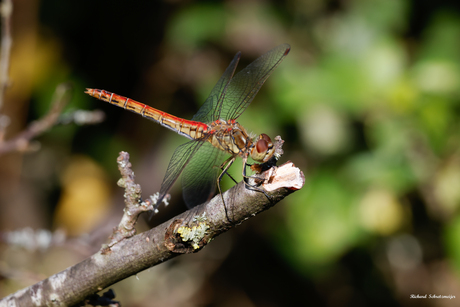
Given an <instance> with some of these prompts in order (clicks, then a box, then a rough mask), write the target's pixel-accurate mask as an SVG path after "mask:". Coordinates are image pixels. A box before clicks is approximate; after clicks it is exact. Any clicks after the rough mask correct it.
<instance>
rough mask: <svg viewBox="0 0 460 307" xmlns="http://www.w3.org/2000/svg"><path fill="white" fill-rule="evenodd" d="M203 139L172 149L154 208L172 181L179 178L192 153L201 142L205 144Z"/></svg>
mask: <svg viewBox="0 0 460 307" xmlns="http://www.w3.org/2000/svg"><path fill="white" fill-rule="evenodd" d="M204 140H205V139H199V140H192V141H190V142H187V143H185V144H183V145H181V146H179V147H177V149H176V150H175V151H174V154H173V156H172V158H171V161H169V165H168V169H167V170H166V175H165V178H164V179H163V182H162V183H161V188H160V197H159V198H158V201H157V203H156V205H155V209H157V208H158V206H159V205H160V203H161V201H162V200H163V198H164V197H165V196H166V193H168V191H169V190H170V189H171V187H172V185H173V184H174V182H176V180H177V178H179V175H180V174H181V173H182V171H183V170H184V168H185V167H186V165H187V164H188V163H189V161H190V160H191V159H192V157H193V156H194V154H195V153H196V152H197V151H198V150H199V149H200V147H201V146H203V144H205V142H204Z"/></svg>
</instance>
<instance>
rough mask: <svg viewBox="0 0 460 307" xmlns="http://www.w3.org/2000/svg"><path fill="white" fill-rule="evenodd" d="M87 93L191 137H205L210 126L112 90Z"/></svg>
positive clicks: (88, 91) (88, 90) (89, 90)
mask: <svg viewBox="0 0 460 307" xmlns="http://www.w3.org/2000/svg"><path fill="white" fill-rule="evenodd" d="M85 93H86V94H89V95H90V96H93V97H95V98H97V99H100V100H102V101H106V102H108V103H110V104H113V105H116V106H118V107H120V108H123V109H126V110H129V111H131V112H134V113H137V114H140V115H141V116H142V117H145V118H148V119H150V120H152V121H154V122H156V123H158V124H160V125H162V126H163V127H166V128H168V129H170V130H172V131H174V132H176V133H178V134H180V135H183V136H185V137H186V138H189V139H198V138H201V137H203V135H204V132H206V131H207V129H208V126H207V125H206V124H204V123H201V122H196V121H191V120H186V119H183V118H180V117H176V116H173V115H171V114H169V113H166V112H163V111H160V110H158V109H155V108H152V107H151V106H148V105H146V104H143V103H140V102H138V101H136V100H133V99H131V98H127V97H124V96H121V95H118V94H115V93H112V92H108V91H105V90H99V89H91V88H87V89H86V92H85Z"/></svg>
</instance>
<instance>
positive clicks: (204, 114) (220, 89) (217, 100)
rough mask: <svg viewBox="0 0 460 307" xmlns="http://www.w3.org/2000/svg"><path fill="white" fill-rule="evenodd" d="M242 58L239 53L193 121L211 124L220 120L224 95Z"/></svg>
mask: <svg viewBox="0 0 460 307" xmlns="http://www.w3.org/2000/svg"><path fill="white" fill-rule="evenodd" d="M240 57H241V52H238V53H237V54H236V55H235V57H234V58H233V60H232V62H231V63H230V65H228V67H227V69H226V70H225V72H224V74H223V75H222V77H220V79H219V81H218V82H217V84H216V85H215V86H214V88H213V89H212V91H211V94H209V97H208V99H206V101H205V102H204V104H203V105H202V106H201V108H200V109H199V110H198V112H197V113H196V114H195V115H194V116H193V118H192V120H193V121H198V122H202V123H211V122H213V121H215V120H217V119H219V117H218V114H219V113H220V108H221V107H222V103H221V102H222V95H223V94H224V93H225V91H226V88H227V86H228V84H229V82H230V80H231V79H232V77H233V74H234V73H235V69H236V66H237V65H238V62H239V60H240Z"/></svg>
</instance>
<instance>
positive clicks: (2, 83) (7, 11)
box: [0, 0, 13, 116]
mask: <svg viewBox="0 0 460 307" xmlns="http://www.w3.org/2000/svg"><path fill="white" fill-rule="evenodd" d="M0 15H1V19H2V39H1V44H2V46H1V51H0V52H1V53H0V110H1V108H2V107H3V100H4V99H5V90H6V88H7V87H8V85H9V83H10V81H9V78H8V71H9V68H10V52H11V46H12V45H13V39H12V38H11V15H13V3H12V1H11V0H3V1H2V3H1V4H0ZM0 116H1V115H0Z"/></svg>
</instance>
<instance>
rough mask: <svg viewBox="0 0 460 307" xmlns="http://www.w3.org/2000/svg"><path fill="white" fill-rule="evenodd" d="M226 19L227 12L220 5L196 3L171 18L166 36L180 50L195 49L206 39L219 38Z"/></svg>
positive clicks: (215, 39) (214, 39)
mask: <svg viewBox="0 0 460 307" xmlns="http://www.w3.org/2000/svg"><path fill="white" fill-rule="evenodd" d="M225 20H226V14H225V11H224V10H223V8H222V7H221V6H220V5H214V4H195V5H194V6H191V7H188V8H187V9H185V10H182V11H180V12H179V13H177V14H176V15H175V16H174V17H173V18H172V19H171V21H170V22H169V26H168V32H167V34H166V37H167V38H168V40H169V42H170V43H171V44H172V45H173V46H174V47H175V48H176V49H178V50H181V49H183V48H185V49H186V50H187V49H194V48H196V47H197V46H199V45H200V44H202V43H203V42H205V41H217V40H219V38H221V37H222V36H223V33H224V29H225V28H224V24H225Z"/></svg>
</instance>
